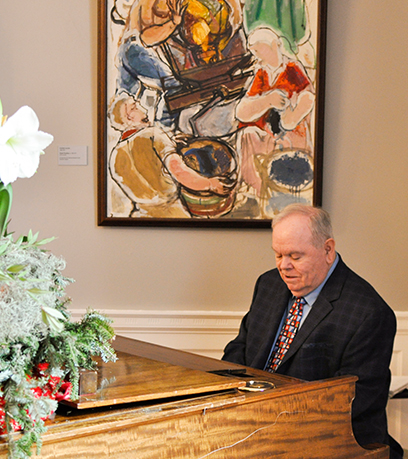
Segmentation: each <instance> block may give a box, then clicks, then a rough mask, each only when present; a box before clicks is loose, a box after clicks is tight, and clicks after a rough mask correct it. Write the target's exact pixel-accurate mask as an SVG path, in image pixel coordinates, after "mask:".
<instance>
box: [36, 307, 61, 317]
mask: <svg viewBox="0 0 408 459" xmlns="http://www.w3.org/2000/svg"><path fill="white" fill-rule="evenodd" d="M41 309H42V310H43V311H44V312H45V313H46V314H47V315H50V316H52V317H55V318H57V319H62V320H64V319H65V317H64V316H63V315H62V313H61V312H60V311H58V309H55V308H50V307H49V306H43V307H42V308H41Z"/></svg>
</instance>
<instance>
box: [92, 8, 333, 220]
mask: <svg viewBox="0 0 408 459" xmlns="http://www.w3.org/2000/svg"><path fill="white" fill-rule="evenodd" d="M126 1H127V2H128V3H130V0H125V3H126ZM266 1H268V0H266ZM269 1H272V0H269ZM304 1H305V2H306V1H308V0H304ZM309 1H311V2H314V3H315V4H316V5H315V8H316V17H315V18H314V22H315V24H316V30H314V31H312V32H311V33H314V34H315V43H316V44H315V51H316V55H315V68H314V71H315V76H314V90H315V92H314V96H315V99H314V107H313V110H312V112H311V113H312V116H313V123H312V125H313V133H312V134H313V147H312V148H313V150H312V160H311V161H312V170H313V180H312V185H311V186H309V191H308V193H309V195H308V196H309V197H310V196H311V198H310V199H309V201H310V202H309V203H310V204H313V205H316V206H321V204H322V176H323V135H324V94H325V60H326V22H327V0H309ZM115 2H116V0H101V1H100V2H98V106H97V123H98V124H97V132H98V142H97V150H98V151H97V172H98V177H97V223H98V226H128V227H197V228H199V227H201V228H206V227H208V228H217V227H218V228H268V227H270V225H271V220H272V218H273V216H269V215H268V216H267V217H262V216H261V217H259V216H258V215H257V216H255V217H252V216H251V215H249V216H247V215H245V214H244V215H241V214H239V213H236V216H230V214H231V212H227V213H226V214H220V216H216V217H212V216H210V217H208V216H206V215H204V217H203V216H201V215H200V214H198V216H197V215H195V214H192V213H187V214H186V216H182V217H180V216H177V215H176V214H174V215H173V214H172V213H170V212H169V214H168V215H167V214H166V213H165V212H164V213H163V214H161V215H160V216H154V215H153V216H151V215H143V214H141V216H136V217H135V216H134V214H132V215H130V214H128V213H126V212H125V213H124V214H123V215H122V214H120V213H119V214H118V213H116V212H113V211H112V209H113V207H112V205H111V204H109V199H110V190H111V188H112V186H116V184H115V183H113V182H112V165H110V163H109V161H110V157H111V156H112V152H111V151H112V141H111V140H109V136H110V134H109V132H110V131H112V129H111V126H110V121H109V118H108V108H109V104H110V96H111V93H112V81H113V80H114V75H115V74H116V73H117V66H116V65H115V63H114V58H113V56H114V54H115V53H114V49H112V45H111V41H110V40H109V39H108V37H109V38H111V30H110V27H111V26H112V21H115V17H114V13H115V12H114V8H112V6H114V5H115ZM116 78H117V77H116ZM245 90H246V89H245ZM243 91H244V89H242V88H241V92H240V94H243ZM111 137H112V136H111ZM296 158H297V159H299V155H298V156H296ZM291 159H293V157H291ZM177 190H178V191H177V192H178V193H179V192H180V191H179V190H180V187H179V186H178V187H177ZM217 196H218V195H217ZM133 204H134V203H133ZM110 206H111V207H110ZM232 213H233V212H232Z"/></svg>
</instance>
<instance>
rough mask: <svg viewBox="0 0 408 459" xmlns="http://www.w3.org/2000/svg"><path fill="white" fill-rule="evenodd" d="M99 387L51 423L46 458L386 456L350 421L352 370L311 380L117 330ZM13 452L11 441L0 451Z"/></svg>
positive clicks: (317, 458)
mask: <svg viewBox="0 0 408 459" xmlns="http://www.w3.org/2000/svg"><path fill="white" fill-rule="evenodd" d="M114 347H115V349H116V350H117V352H118V357H119V360H118V361H117V362H116V363H111V362H109V363H103V362H101V363H100V365H99V370H98V376H99V383H98V384H99V389H98V390H97V392H96V393H95V394H90V395H82V396H80V398H79V400H77V401H75V402H70V403H69V404H67V405H64V406H60V408H59V409H58V411H57V414H56V416H55V418H54V419H53V420H50V421H47V427H48V431H47V432H46V433H45V434H44V435H43V446H42V450H41V456H40V457H41V458H47V459H51V458H52V459H73V458H81V459H88V458H98V459H99V458H105V457H106V458H108V457H109V458H120V459H127V458H135V459H169V458H188V459H204V458H210V459H225V458H228V459H246V458H248V459H262V458H280V459H301V458H303V459H309V458H310V459H311V458H315V459H328V458H331V459H332V458H339V459H340V458H344V459H346V458H353V459H355V458H373V459H374V458H375V459H385V458H388V456H389V452H388V447H387V446H384V445H371V446H370V447H367V448H362V447H361V446H359V445H358V444H357V442H356V441H355V439H354V436H353V433H352V428H351V402H352V399H353V395H354V384H355V380H356V378H355V377H353V376H346V377H339V378H333V379H328V380H323V381H315V382H305V381H301V380H297V379H294V378H289V377H285V376H282V375H277V374H270V373H266V372H263V371H260V370H254V369H251V368H246V367H242V366H239V365H234V364H230V363H228V362H223V361H219V360H215V359H211V358H207V357H202V356H198V355H194V354H190V353H186V352H183V351H177V350H174V349H169V348H165V347H162V346H157V345H153V344H149V343H145V342H143V341H138V340H132V339H129V338H124V337H117V338H116V340H115V342H114ZM6 457H7V444H6V442H5V440H4V439H3V440H2V443H0V458H1V459H3V458H6Z"/></svg>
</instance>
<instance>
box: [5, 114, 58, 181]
mask: <svg viewBox="0 0 408 459" xmlns="http://www.w3.org/2000/svg"><path fill="white" fill-rule="evenodd" d="M2 118H3V116H2V109H1V106H0V122H1V120H2ZM3 120H4V119H3ZM39 126H40V123H39V121H38V118H37V115H36V114H35V112H34V110H33V109H32V108H30V107H27V106H24V107H21V108H20V109H19V110H17V112H16V113H15V114H14V115H13V116H10V118H8V119H6V121H5V122H3V124H2V125H1V126H0V180H1V181H2V182H3V184H4V185H8V184H9V183H11V182H14V180H16V179H17V178H19V177H21V178H25V177H27V178H29V177H31V176H32V175H34V173H35V172H36V170H37V169H38V165H39V163H40V155H41V154H43V153H44V152H43V150H44V148H46V147H48V145H49V144H50V143H51V142H52V141H53V140H54V138H53V136H52V135H51V134H47V133H45V132H42V131H39V130H38V128H39Z"/></svg>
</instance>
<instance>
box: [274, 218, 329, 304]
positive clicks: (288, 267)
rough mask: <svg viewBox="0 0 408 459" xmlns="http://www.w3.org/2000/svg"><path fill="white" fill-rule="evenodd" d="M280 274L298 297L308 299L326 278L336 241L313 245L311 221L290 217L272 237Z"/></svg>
mask: <svg viewBox="0 0 408 459" xmlns="http://www.w3.org/2000/svg"><path fill="white" fill-rule="evenodd" d="M272 248H273V250H274V252H275V259H276V266H277V268H278V270H279V273H280V275H281V277H282V279H283V281H284V282H285V284H286V285H287V286H288V288H289V290H290V291H291V292H292V294H293V295H294V296H305V295H307V294H308V293H310V292H311V291H313V290H314V289H315V288H317V287H318V286H319V285H320V284H321V283H322V282H323V280H324V279H325V277H326V275H327V273H328V272H329V269H330V267H331V265H332V264H333V262H334V259H335V256H336V255H335V247H334V240H333V239H327V241H326V242H325V243H324V244H323V246H322V247H320V248H317V247H315V246H314V245H313V244H312V232H311V230H310V228H309V219H308V218H307V217H306V216H304V215H296V214H294V215H290V216H288V217H286V218H285V219H283V220H282V221H281V222H279V223H278V224H277V225H276V226H275V228H274V230H273V235H272Z"/></svg>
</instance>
